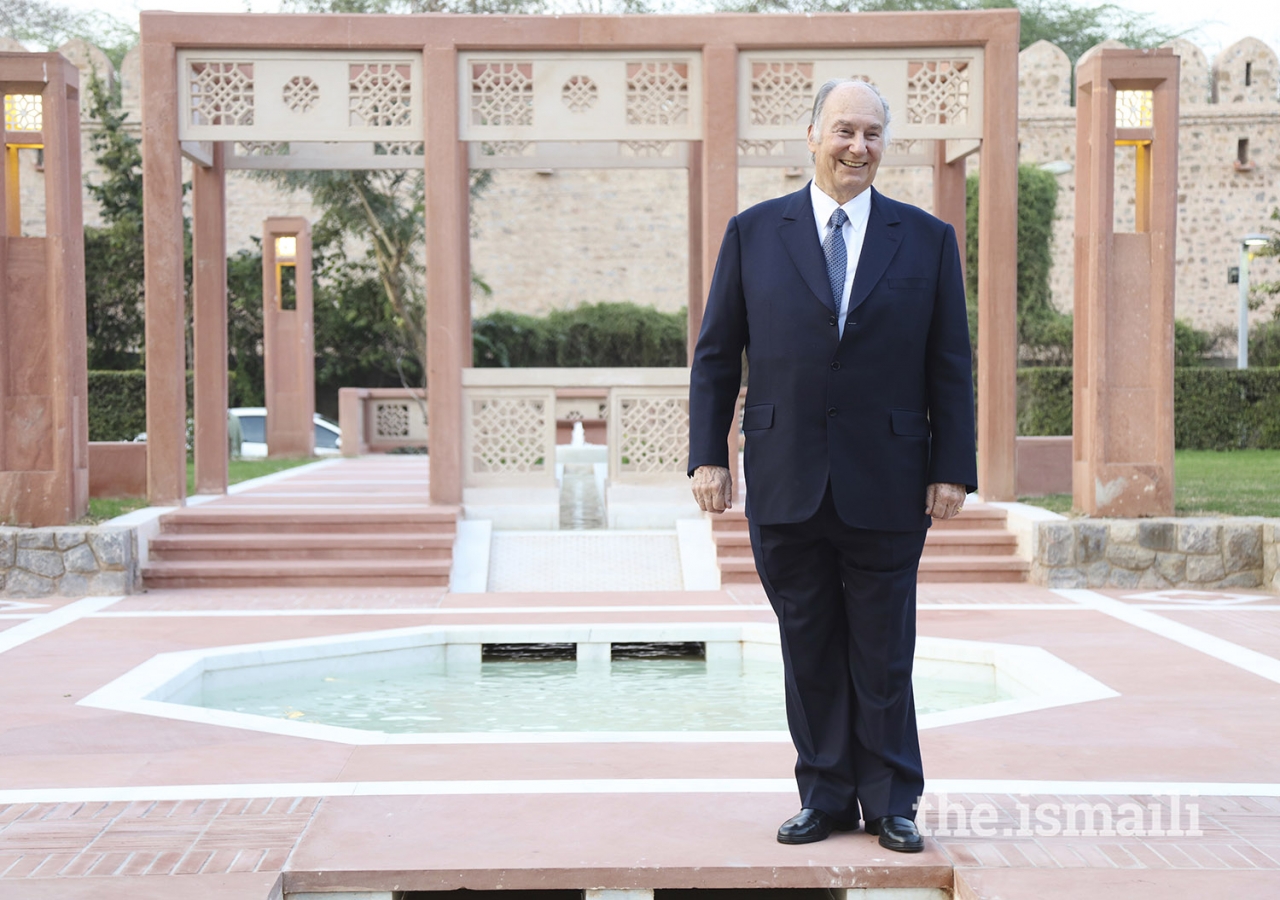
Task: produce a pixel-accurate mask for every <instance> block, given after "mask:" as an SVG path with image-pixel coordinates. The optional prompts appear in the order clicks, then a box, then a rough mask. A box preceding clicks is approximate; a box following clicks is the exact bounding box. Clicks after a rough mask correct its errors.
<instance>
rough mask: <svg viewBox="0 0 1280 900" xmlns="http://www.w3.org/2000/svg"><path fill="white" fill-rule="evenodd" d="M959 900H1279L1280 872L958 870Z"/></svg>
mask: <svg viewBox="0 0 1280 900" xmlns="http://www.w3.org/2000/svg"><path fill="white" fill-rule="evenodd" d="M955 878H956V891H955V897H956V900H1078V898H1080V897H1089V898H1090V900H1180V898H1211V900H1224V898H1227V897H1230V898H1231V900H1275V898H1276V897H1277V896H1280V872H1276V871H1271V872H1238V871H1233V872H1204V871H1188V870H1185V869H1180V870H1177V871H1168V870H1166V871H1159V870H1151V869H1141V870H1115V869H1072V870H1070V871H1063V870H1061V869H1057V870H1054V869H967V868H966V869H957V870H956V876H955Z"/></svg>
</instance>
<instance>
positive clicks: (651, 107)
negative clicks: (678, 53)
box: [627, 60, 689, 125]
mask: <svg viewBox="0 0 1280 900" xmlns="http://www.w3.org/2000/svg"><path fill="white" fill-rule="evenodd" d="M688 120H689V67H688V65H686V64H685V63H675V62H667V61H662V60H653V61H649V62H641V63H628V64H627V124H628V125H683V124H685V123H686V122H687V121H688Z"/></svg>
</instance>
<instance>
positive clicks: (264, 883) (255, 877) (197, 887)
mask: <svg viewBox="0 0 1280 900" xmlns="http://www.w3.org/2000/svg"><path fill="white" fill-rule="evenodd" d="M278 878H279V875H278V874H277V873H276V872H255V873H247V874H246V873H235V874H219V875H199V876H183V877H181V878H157V877H155V876H145V877H142V876H134V877H129V876H117V877H115V878H110V877H105V878H104V877H91V878H57V879H53V878H39V879H30V880H25V881H24V880H21V879H11V878H6V879H5V882H4V890H3V895H4V898H5V900H175V898H192V900H266V897H267V894H268V893H269V892H270V890H271V886H272V885H273V884H275V882H276V880H277V879H278Z"/></svg>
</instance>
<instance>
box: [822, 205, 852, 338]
mask: <svg viewBox="0 0 1280 900" xmlns="http://www.w3.org/2000/svg"><path fill="white" fill-rule="evenodd" d="M848 220H849V217H848V216H847V215H845V212H844V210H843V209H841V208H840V207H838V206H837V207H836V211H835V212H833V213H832V214H831V219H830V221H828V222H827V236H826V238H824V239H823V241H822V252H823V253H825V254H826V256H827V278H829V279H831V297H832V299H834V300H835V302H836V315H839V314H840V304H841V303H842V302H843V301H844V276H845V270H846V268H847V267H848V265H849V251H848V250H847V249H846V248H845V245H844V233H843V229H844V223H845V222H847V221H848Z"/></svg>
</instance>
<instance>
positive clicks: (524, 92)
mask: <svg viewBox="0 0 1280 900" xmlns="http://www.w3.org/2000/svg"><path fill="white" fill-rule="evenodd" d="M471 122H472V124H473V125H532V124H533V64H532V63H518V62H501V61H497V60H494V61H491V62H483V63H476V64H475V65H473V66H472V67H471Z"/></svg>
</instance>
